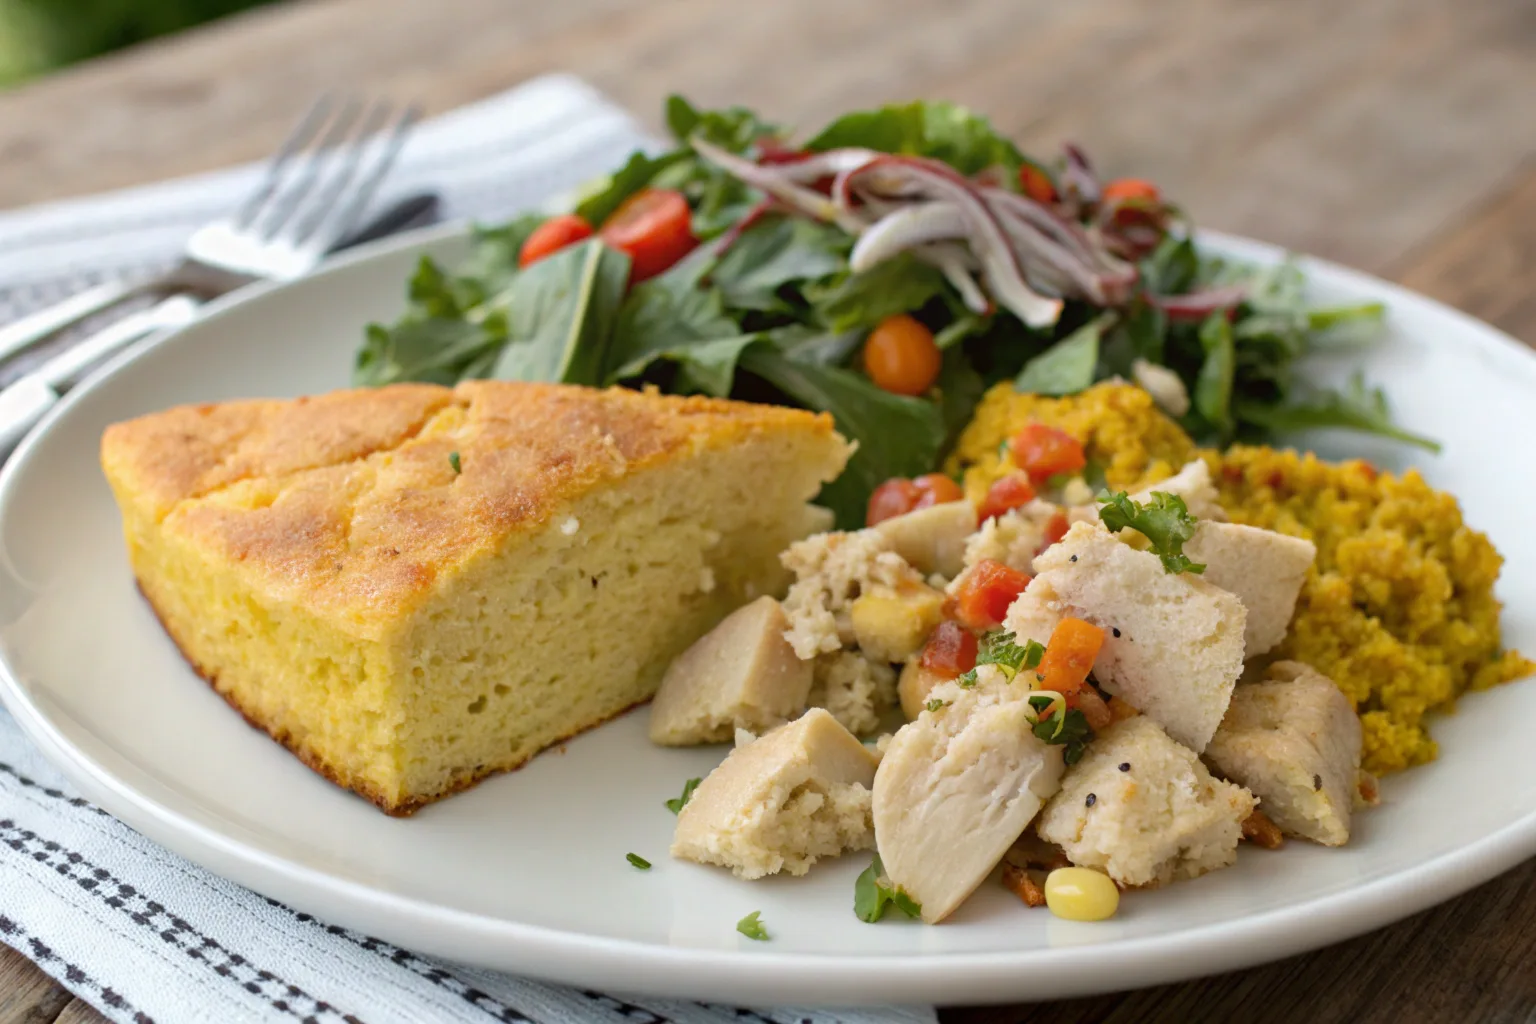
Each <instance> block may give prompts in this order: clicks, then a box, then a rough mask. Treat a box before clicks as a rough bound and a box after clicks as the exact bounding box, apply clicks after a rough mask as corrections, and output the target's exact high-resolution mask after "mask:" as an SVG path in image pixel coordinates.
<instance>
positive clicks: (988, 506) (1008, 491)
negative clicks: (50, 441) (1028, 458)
mask: <svg viewBox="0 0 1536 1024" xmlns="http://www.w3.org/2000/svg"><path fill="white" fill-rule="evenodd" d="M1034 500H1035V489H1034V487H1032V486H1030V483H1029V479H1028V478H1027V477H1025V476H1024V474H1022V473H1010V474H1009V475H1008V476H1005V477H1003V478H1001V479H999V480H994V481H992V486H991V487H988V488H987V496H986V497H985V498H982V499H981V507H980V508H978V509H977V510H976V522H977V523H985V522H986V521H987V520H988V519H992V518H995V517H997V516H1000V515H1002V514H1003V513H1004V512H1007V511H1008V510H1009V509H1014V508H1022V507H1023V506H1025V505H1028V504H1029V503H1030V502H1031V501H1034Z"/></svg>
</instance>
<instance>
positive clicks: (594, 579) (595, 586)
mask: <svg viewBox="0 0 1536 1024" xmlns="http://www.w3.org/2000/svg"><path fill="white" fill-rule="evenodd" d="M592 589H593V590H596V589H597V577H596V576H593V577H592Z"/></svg>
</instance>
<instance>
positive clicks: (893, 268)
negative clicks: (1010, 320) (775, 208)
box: [803, 252, 949, 331]
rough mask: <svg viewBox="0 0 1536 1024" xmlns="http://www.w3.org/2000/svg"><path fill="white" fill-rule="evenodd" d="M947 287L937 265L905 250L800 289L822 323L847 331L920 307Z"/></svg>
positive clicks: (836, 329)
mask: <svg viewBox="0 0 1536 1024" xmlns="http://www.w3.org/2000/svg"><path fill="white" fill-rule="evenodd" d="M948 287H949V282H947V281H945V280H944V275H943V274H942V273H940V272H939V270H938V268H936V267H932V266H929V265H928V264H926V263H923V262H921V261H920V260H918V259H917V258H916V257H914V256H913V255H912V254H911V253H909V252H904V253H902V254H900V255H899V256H896V257H895V258H894V259H889V260H885V261H883V262H880V263H877V264H875V265H874V266H873V267H870V268H869V269H868V270H866V271H864V272H863V273H861V274H851V273H849V274H843V275H841V276H839V277H834V278H831V279H829V280H825V281H821V282H817V283H814V284H810V285H807V286H806V287H805V288H804V289H803V293H804V295H805V298H806V301H808V302H809V303H810V304H811V306H812V308H813V309H814V310H815V313H816V316H817V318H818V319H819V320H820V321H821V322H822V323H824V324H826V325H827V326H828V327H830V328H831V329H832V330H834V331H849V330H853V329H855V328H860V327H864V328H869V327H874V326H875V325H876V324H878V323H879V322H880V321H882V320H884V319H885V318H886V317H888V316H895V315H896V314H897V313H910V312H912V311H914V310H918V309H921V308H922V307H923V306H924V305H926V304H927V303H928V302H929V301H930V300H931V299H933V298H935V297H937V296H939V295H942V294H943V293H944V290H945V289H946V288H948Z"/></svg>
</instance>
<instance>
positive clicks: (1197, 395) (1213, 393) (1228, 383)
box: [1191, 311, 1237, 438]
mask: <svg viewBox="0 0 1536 1024" xmlns="http://www.w3.org/2000/svg"><path fill="white" fill-rule="evenodd" d="M1200 347H1201V349H1203V350H1204V352H1205V361H1204V362H1203V363H1201V364H1200V374H1199V376H1198V377H1196V378H1195V390H1194V394H1193V395H1192V396H1191V398H1192V399H1193V402H1194V407H1195V411H1196V412H1198V413H1199V414H1200V415H1201V417H1203V418H1204V420H1205V422H1206V423H1207V424H1209V425H1210V427H1211V429H1213V430H1215V431H1216V432H1217V433H1218V434H1219V435H1220V436H1222V437H1223V438H1226V437H1230V436H1231V434H1232V426H1233V423H1232V383H1233V377H1234V375H1235V373H1236V372H1237V350H1236V349H1235V348H1234V347H1233V343H1232V323H1231V321H1229V320H1228V319H1227V315H1226V312H1225V311H1219V312H1216V313H1212V314H1211V315H1210V316H1208V317H1206V319H1205V322H1204V323H1202V324H1201V325H1200Z"/></svg>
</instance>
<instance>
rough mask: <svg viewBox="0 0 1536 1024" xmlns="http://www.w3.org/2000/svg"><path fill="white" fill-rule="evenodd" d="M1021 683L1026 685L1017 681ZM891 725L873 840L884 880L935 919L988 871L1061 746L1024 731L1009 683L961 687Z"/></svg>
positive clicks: (1019, 827) (1051, 776)
mask: <svg viewBox="0 0 1536 1024" xmlns="http://www.w3.org/2000/svg"><path fill="white" fill-rule="evenodd" d="M1020 692H1021V693H1023V692H1026V691H1023V690H1020ZM934 696H935V697H940V696H942V698H943V699H945V700H947V701H950V702H951V703H949V704H946V705H945V706H944V707H942V708H940V709H939V710H937V711H926V710H925V711H923V713H922V714H921V715H920V716H919V717H918V718H917V720H916V721H913V722H909V723H907V724H906V725H905V726H903V727H902V728H901V730H900V731H899V732H897V733H896V738H895V739H893V740H892V741H891V745H890V747H889V748H887V750H886V752H885V757H884V758H883V759H882V760H881V762H880V770H879V771H878V772H876V773H875V786H874V821H875V841H876V845H877V847H878V849H879V851H880V859H881V861H882V862H884V865H885V872H886V874H887V875H888V876H889V877H890V880H891V881H892V882H893V883H894V884H895V885H898V886H900V887H901V888H902V889H903V890H904V891H905V892H906V893H907V895H909V896H911V897H912V898H913V899H914V900H916V901H917V902H918V903H920V904H921V905H922V908H923V911H922V916H923V920H924V921H927V922H928V923H930V924H933V923H936V922H939V921H942V920H943V919H944V918H946V917H948V916H949V915H950V914H951V913H952V912H953V911H954V910H955V908H956V907H958V906H960V904H961V903H963V902H964V901H965V898H966V897H967V896H969V895H970V894H971V893H972V892H973V891H974V890H975V888H976V887H977V886H978V885H980V884H981V882H982V881H983V880H984V879H985V878H986V877H987V875H988V874H989V873H990V872H991V871H992V869H993V868H994V867H996V866H997V863H998V861H1000V860H1002V858H1003V854H1005V853H1007V852H1008V848H1009V847H1010V846H1012V845H1013V842H1014V840H1016V839H1018V838H1019V834H1020V833H1022V832H1023V831H1024V829H1025V827H1026V826H1027V825H1028V824H1029V823H1030V822H1031V821H1032V820H1034V817H1035V815H1036V814H1037V813H1039V811H1040V807H1041V805H1042V804H1043V803H1044V802H1045V800H1046V799H1047V798H1048V797H1049V796H1050V795H1051V793H1053V792H1054V791H1055V789H1056V786H1057V783H1058V781H1059V780H1060V778H1061V770H1062V751H1061V747H1060V746H1050V745H1048V744H1046V743H1044V742H1042V741H1041V740H1039V739H1037V738H1036V737H1035V736H1034V734H1033V733H1032V732H1031V731H1030V726H1031V722H1032V716H1031V712H1030V708H1029V705H1028V703H1027V702H1026V701H1024V700H1020V699H1014V698H1010V697H1009V696H1008V694H1007V684H1006V683H1004V684H1003V685H1002V686H1001V687H988V686H978V687H977V688H976V689H972V690H966V689H962V688H960V687H959V686H958V685H956V684H953V683H947V684H945V685H943V686H941V687H938V688H936V689H935V690H934Z"/></svg>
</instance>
